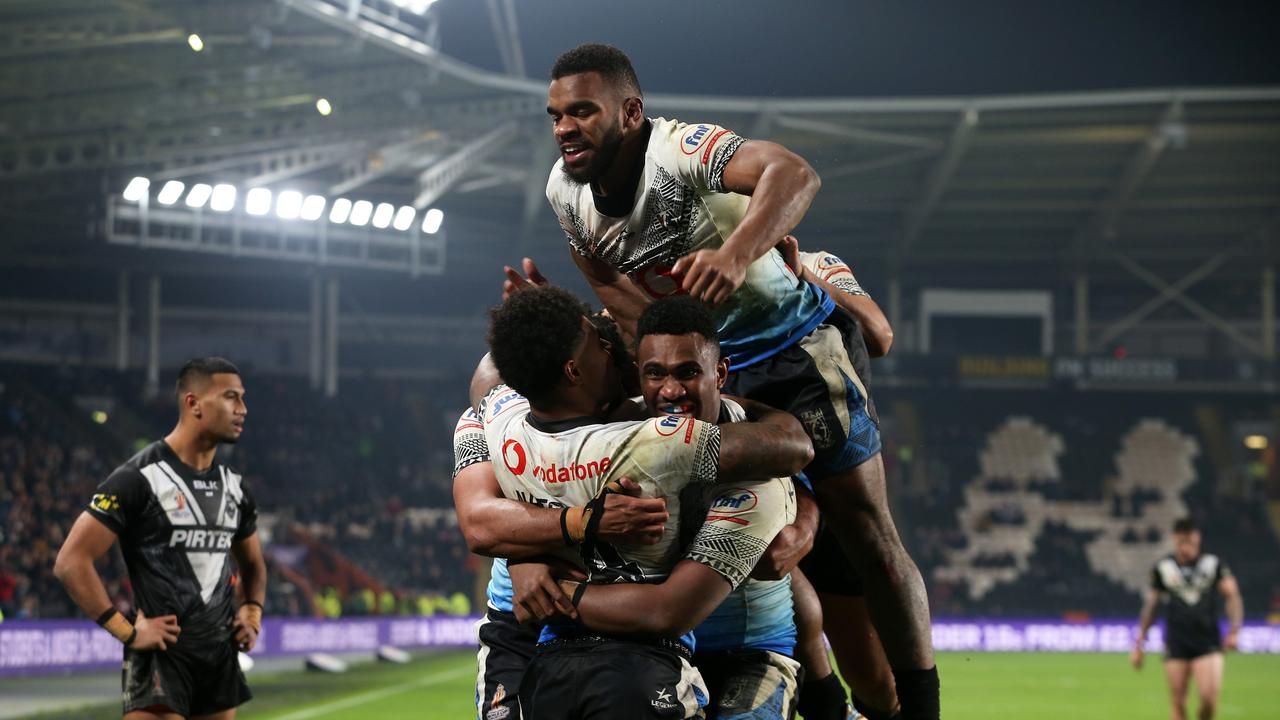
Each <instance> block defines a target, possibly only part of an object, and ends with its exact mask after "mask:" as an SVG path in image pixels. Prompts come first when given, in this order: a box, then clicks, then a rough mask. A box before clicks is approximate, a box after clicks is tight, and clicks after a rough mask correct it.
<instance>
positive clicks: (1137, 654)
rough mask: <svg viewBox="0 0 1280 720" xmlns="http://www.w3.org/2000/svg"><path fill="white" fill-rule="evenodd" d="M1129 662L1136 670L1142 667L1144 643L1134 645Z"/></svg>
mask: <svg viewBox="0 0 1280 720" xmlns="http://www.w3.org/2000/svg"><path fill="white" fill-rule="evenodd" d="M1129 663H1130V664H1131V665H1133V669H1134V670H1141V669H1142V643H1138V644H1137V645H1134V646H1133V652H1131V653H1129Z"/></svg>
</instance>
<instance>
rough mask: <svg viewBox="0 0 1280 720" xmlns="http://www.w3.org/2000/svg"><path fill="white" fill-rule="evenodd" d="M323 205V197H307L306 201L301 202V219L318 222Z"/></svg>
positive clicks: (322, 211)
mask: <svg viewBox="0 0 1280 720" xmlns="http://www.w3.org/2000/svg"><path fill="white" fill-rule="evenodd" d="M324 204H325V199H324V196H323V195H308V196H307V199H306V200H303V201H302V219H303V220H319V219H320V216H321V215H323V214H324Z"/></svg>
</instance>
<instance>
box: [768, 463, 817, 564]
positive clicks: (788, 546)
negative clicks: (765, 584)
mask: <svg viewBox="0 0 1280 720" xmlns="http://www.w3.org/2000/svg"><path fill="white" fill-rule="evenodd" d="M795 490H796V521H795V522H793V523H791V524H790V525H785V526H783V528H782V529H781V530H779V531H778V534H777V535H776V536H775V537H774V538H773V542H771V543H769V548H768V549H767V550H765V551H764V555H763V556H762V557H761V558H760V561H759V562H757V563H756V567H755V569H754V570H752V571H751V577H753V578H755V579H756V580H781V579H782V578H784V577H786V576H787V575H789V574H790V573H791V571H792V570H794V569H795V567H796V565H799V564H800V561H801V560H803V559H804V556H805V555H808V554H809V551H810V550H812V549H813V538H814V536H816V535H817V534H818V520H819V518H820V513H819V512H818V502H817V500H815V499H814V497H813V493H811V492H809V490H808V489H807V488H805V487H804V486H803V485H800V484H799V483H797V484H796V486H795Z"/></svg>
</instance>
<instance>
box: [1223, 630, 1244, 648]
mask: <svg viewBox="0 0 1280 720" xmlns="http://www.w3.org/2000/svg"><path fill="white" fill-rule="evenodd" d="M1222 649H1223V650H1228V651H1236V650H1239V649H1240V631H1239V630H1231V631H1230V632H1228V633H1227V636H1226V637H1225V638H1223V639H1222Z"/></svg>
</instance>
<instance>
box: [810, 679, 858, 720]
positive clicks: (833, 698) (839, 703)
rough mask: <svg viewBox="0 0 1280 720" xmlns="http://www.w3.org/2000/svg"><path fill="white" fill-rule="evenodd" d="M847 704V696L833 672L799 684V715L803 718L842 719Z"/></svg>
mask: <svg viewBox="0 0 1280 720" xmlns="http://www.w3.org/2000/svg"><path fill="white" fill-rule="evenodd" d="M848 705H849V696H847V695H845V693H844V685H841V684H840V678H839V677H837V676H836V674H835V673H834V672H833V673H831V674H830V675H828V676H826V677H824V678H822V679H821V680H808V681H806V682H805V683H804V684H803V685H801V686H800V715H801V716H802V717H804V719H805V720H844V719H845V711H846V708H847V707H848Z"/></svg>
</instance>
